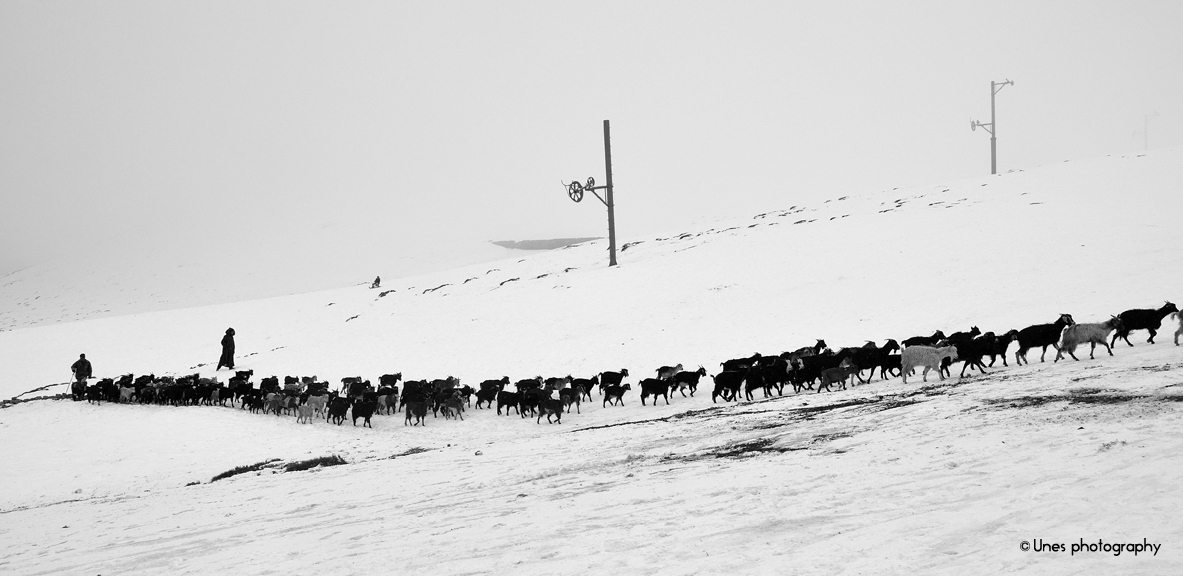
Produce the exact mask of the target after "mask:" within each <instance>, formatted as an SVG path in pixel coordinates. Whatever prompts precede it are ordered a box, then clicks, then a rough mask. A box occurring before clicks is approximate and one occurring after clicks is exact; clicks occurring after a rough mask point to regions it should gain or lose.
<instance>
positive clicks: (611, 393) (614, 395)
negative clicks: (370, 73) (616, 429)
mask: <svg viewBox="0 0 1183 576" xmlns="http://www.w3.org/2000/svg"><path fill="white" fill-rule="evenodd" d="M600 385H601V386H603V385H604V384H603V381H601V382H600ZM626 390H632V386H629V385H628V384H625V385H624V386H621V385H619V384H611V385H609V386H608V387H607V388H604V402H603V404H602V405H601V408H602V407H604V406H607V405H608V404H609V403H612V404H617V405H620V406H624V393H625V391H626Z"/></svg>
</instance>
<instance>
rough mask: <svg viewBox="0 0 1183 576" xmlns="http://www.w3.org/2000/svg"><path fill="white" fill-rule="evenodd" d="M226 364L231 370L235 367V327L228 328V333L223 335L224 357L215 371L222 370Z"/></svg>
mask: <svg viewBox="0 0 1183 576" xmlns="http://www.w3.org/2000/svg"><path fill="white" fill-rule="evenodd" d="M223 366H225V367H227V368H229V369H231V370H233V369H234V329H233V328H227V329H226V335H225V336H223V337H222V358H221V359H220V360H218V367H217V368H215V369H214V371H215V372H217V371H218V370H221V369H222V367H223Z"/></svg>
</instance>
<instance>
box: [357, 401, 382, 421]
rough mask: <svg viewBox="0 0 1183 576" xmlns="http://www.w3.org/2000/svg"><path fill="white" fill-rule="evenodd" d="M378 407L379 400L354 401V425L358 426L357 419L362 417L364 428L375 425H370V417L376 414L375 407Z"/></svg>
mask: <svg viewBox="0 0 1183 576" xmlns="http://www.w3.org/2000/svg"><path fill="white" fill-rule="evenodd" d="M377 407H378V403H377V402H371V401H369V400H362V401H361V402H356V403H354V405H353V414H352V416H353V425H354V426H357V419H358V418H361V419H362V422H361V425H362V428H365V427H366V426H369V427H370V428H373V426H371V425H370V417H372V416H373V415H374V409H375V408H377Z"/></svg>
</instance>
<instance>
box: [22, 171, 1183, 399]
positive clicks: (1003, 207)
mask: <svg viewBox="0 0 1183 576" xmlns="http://www.w3.org/2000/svg"><path fill="white" fill-rule="evenodd" d="M1181 182H1183V150H1181V149H1170V150H1163V151H1159V152H1155V153H1150V154H1139V155H1131V156H1125V157H1108V158H1103V159H1098V160H1092V161H1089V162H1067V163H1063V164H1059V165H1055V166H1049V167H1044V168H1040V169H1038V170H1032V171H1028V172H1017V173H1010V174H1004V175H999V176H995V177H984V178H980V179H974V180H967V181H962V182H956V183H950V184H948V185H940V186H932V187H928V188H923V189H911V190H890V191H882V192H878V193H872V194H867V195H863V196H849V197H843V198H838V199H834V200H832V201H830V202H827V203H825V204H823V205H821V206H816V207H785V209H783V210H779V211H774V212H768V213H766V214H761V215H758V216H756V217H755V218H752V219H749V220H741V221H733V222H725V223H720V224H719V225H718V226H716V227H714V228H711V229H708V230H685V231H678V232H676V233H673V234H671V235H669V236H668V237H662V238H641V239H635V238H634V239H622V242H621V245H622V252H621V254H620V265H619V266H617V267H614V268H609V267H607V266H605V264H606V262H605V261H606V258H605V254H604V250H605V246H606V243H605V242H604V241H597V242H589V243H585V244H580V245H577V246H572V247H570V248H567V249H563V250H558V251H554V252H548V253H541V254H531V255H529V256H528V257H526V258H521V259H518V260H508V261H501V262H498V263H496V264H495V265H472V266H468V267H463V268H457V269H453V270H449V271H445V272H440V273H435V274H429V275H424V276H418V277H414V278H408V279H399V280H394V281H389V282H387V283H385V284H384V285H383V292H384V293H385V296H383V297H380V292H378V291H373V290H370V289H368V287H364V286H357V287H352V288H345V289H338V290H330V291H324V292H315V293H309V294H299V295H293V296H287V297H282V298H274V299H269V300H259V301H251V302H240V303H233V304H225V305H218V306H209V307H203V308H193V309H182V310H170V311H163V312H154V313H149V314H139V315H131V316H123V317H116V318H104V319H98V320H91V321H85V322H75V323H68V324H58V325H51V326H43V327H36V328H31V329H27V330H15V331H11V332H4V333H0V363H2V365H4V366H6V367H7V368H8V369H7V371H6V372H7V373H6V376H5V383H4V384H3V387H2V388H0V395H5V394H16V393H20V392H23V391H25V390H29V389H31V388H34V387H37V386H42V385H45V384H50V383H54V382H62V381H64V380H65V379H66V377H68V374H69V371H68V366H69V365H70V364H71V363H72V362H73V361H74V359H76V358H77V355H78V353H80V352H85V353H87V355H88V357H89V358H91V359H92V361H93V362H94V363H95V366H96V370H97V373H98V374H108V375H115V374H119V373H128V372H133V373H136V374H143V373H149V372H152V373H156V374H185V373H191V372H198V371H199V372H202V373H203V374H209V373H212V366H213V365H214V364H216V362H214V361H215V360H216V359H217V356H218V353H219V348H218V341H219V339H220V337H221V335H222V333H223V332H224V331H225V329H226V327H228V326H233V327H234V328H235V330H236V331H237V333H238V356H239V358H238V360H239V363H240V365H241V366H242V367H243V368H244V369H245V368H253V369H255V370H256V373H257V374H271V373H274V374H316V375H319V376H321V377H322V378H333V379H339V378H340V377H343V376H349V375H359V374H360V375H365V376H367V377H371V378H373V377H375V376H377V375H378V374H381V373H385V372H395V371H402V372H404V373H405V374H407V375H408V377H438V376H446V375H448V374H452V375H455V376H457V377H460V378H462V379H465V380H468V381H471V380H477V379H483V378H487V377H490V375H498V376H500V375H503V374H509V375H511V376H513V377H515V378H517V377H526V376H533V375H536V374H539V373H544V374H568V373H570V374H577V375H578V374H591V373H596V372H599V371H602V370H605V369H607V368H609V367H612V366H617V367H619V366H637V365H640V366H647V365H650V364H654V365H661V364H671V365H672V364H674V363H678V362H682V363H685V364H687V365H696V364H703V365H704V366H708V367H713V366H717V365H718V362H720V361H722V360H724V359H726V358H730V357H735V356H747V355H750V354H751V353H752V352H755V351H763V352H770V351H780V350H783V349H786V348H795V347H797V346H801V345H806V344H810V343H812V342H813V341H814V339H816V338H825V339H826V341H827V342H829V343H830V344H831V345H832V346H843V345H851V344H855V345H857V344H861V343H862V342H863V341H865V340H876V341H882V340H883V339H885V338H896V339H902V338H906V337H908V336H912V335H916V334H929V333H931V332H932V331H933V330H935V329H937V328H942V329H950V328H951V329H955V330H956V329H968V328H969V326H970V325H971V324H974V325H980V327H981V329H982V330H983V331H987V330H993V331H996V332H998V333H1002V332H1004V331H1006V330H1008V329H1011V328H1018V327H1022V326H1026V325H1030V324H1034V323H1039V322H1050V321H1052V320H1054V319H1055V318H1056V317H1057V316H1058V315H1059V314H1060V313H1062V312H1068V313H1071V314H1073V315H1074V316H1075V317H1076V318H1077V319H1078V321H1089V320H1094V319H1104V318H1108V317H1109V315H1110V314H1116V313H1117V312H1120V311H1121V310H1124V309H1127V308H1132V307H1150V306H1159V305H1161V303H1162V301H1163V300H1164V299H1174V298H1177V297H1178V296H1177V295H1174V294H1172V292H1171V290H1172V289H1173V288H1175V287H1177V286H1181V285H1183V283H1181V282H1180V280H1181V279H1183V278H1181V276H1183V271H1181V268H1180V266H1179V265H1178V264H1179V257H1178V251H1177V249H1176V248H1175V246H1174V244H1175V243H1176V242H1177V241H1178V238H1179V232H1178V222H1177V220H1178V219H1177V215H1178V214H1179V213H1180V209H1181V208H1183V194H1180V193H1179V192H1180V190H1179V187H1180V186H1181V184H1180V183H1181Z"/></svg>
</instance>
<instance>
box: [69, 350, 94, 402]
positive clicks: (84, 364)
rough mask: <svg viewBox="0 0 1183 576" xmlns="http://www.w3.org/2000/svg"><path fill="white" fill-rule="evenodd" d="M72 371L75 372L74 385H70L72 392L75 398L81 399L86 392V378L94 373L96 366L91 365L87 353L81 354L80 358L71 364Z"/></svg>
mask: <svg viewBox="0 0 1183 576" xmlns="http://www.w3.org/2000/svg"><path fill="white" fill-rule="evenodd" d="M70 371H71V372H73V373H74V385H73V386H71V387H70V394H71V396H73V398H74V399H75V400H81V399H82V397H83V394H85V393H86V379H87V378H90V377H91V376H93V375H94V368H93V367H91V365H90V360H87V359H86V354H79V355H78V360H76V361H75V362H74V363H73V364H71V365H70Z"/></svg>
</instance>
